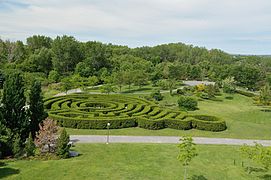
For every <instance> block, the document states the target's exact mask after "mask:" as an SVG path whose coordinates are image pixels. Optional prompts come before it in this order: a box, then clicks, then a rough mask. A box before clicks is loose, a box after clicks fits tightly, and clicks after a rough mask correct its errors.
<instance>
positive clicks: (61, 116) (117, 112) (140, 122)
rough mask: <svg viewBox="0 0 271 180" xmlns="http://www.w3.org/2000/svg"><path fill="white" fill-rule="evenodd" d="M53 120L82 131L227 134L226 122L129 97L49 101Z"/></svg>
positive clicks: (83, 96) (81, 96) (78, 96)
mask: <svg viewBox="0 0 271 180" xmlns="http://www.w3.org/2000/svg"><path fill="white" fill-rule="evenodd" d="M44 107H45V109H47V111H48V114H49V117H51V118H52V119H54V120H56V121H57V122H58V124H59V125H60V126H63V127H69V128H78V129H106V128H107V123H110V128H111V129H119V128H128V127H141V128H145V129H151V130H158V129H163V128H172V129H180V130H188V129H192V128H195V129H199V130H206V131H223V130H225V129H226V128H227V126H226V123H225V121H223V120H221V119H219V118H217V117H214V116H207V115H187V114H183V113H181V112H180V111H172V110H168V109H162V108H160V107H158V106H157V105H154V104H153V103H152V102H149V101H147V100H144V99H140V98H135V97H130V96H125V95H122V96H121V95H89V94H88V95H87V94H73V95H66V96H61V97H55V98H49V99H47V100H45V104H44Z"/></svg>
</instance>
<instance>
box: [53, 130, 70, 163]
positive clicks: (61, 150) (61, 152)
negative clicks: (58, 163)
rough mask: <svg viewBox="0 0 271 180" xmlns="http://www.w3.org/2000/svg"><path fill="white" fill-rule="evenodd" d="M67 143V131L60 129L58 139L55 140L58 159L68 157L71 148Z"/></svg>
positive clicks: (68, 140) (68, 137)
mask: <svg viewBox="0 0 271 180" xmlns="http://www.w3.org/2000/svg"><path fill="white" fill-rule="evenodd" d="M69 142H70V136H69V135H68V134H67V131H66V130H65V129H62V131H61V134H60V137H59V138H58V139H57V149H56V154H57V155H58V156H59V157H60V158H68V157H69V150H70V147H71V145H70V144H69Z"/></svg>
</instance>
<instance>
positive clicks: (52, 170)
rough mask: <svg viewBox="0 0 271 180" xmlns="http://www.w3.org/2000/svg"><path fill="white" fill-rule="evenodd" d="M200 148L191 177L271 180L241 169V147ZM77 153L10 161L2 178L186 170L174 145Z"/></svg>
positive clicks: (0, 171)
mask: <svg viewBox="0 0 271 180" xmlns="http://www.w3.org/2000/svg"><path fill="white" fill-rule="evenodd" d="M197 148H198V154H199V156H197V157H196V158H195V159H194V160H193V161H192V163H191V165H190V168H189V171H188V175H189V177H194V178H195V179H200V177H201V179H204V178H205V179H211V180H213V179H214V180H216V179H219V180H223V179H234V180H235V179H238V180H242V179H244V180H249V179H253V180H255V179H270V177H271V171H269V172H253V173H252V174H250V175H248V174H247V173H246V172H245V171H244V169H243V168H242V167H241V163H242V161H243V160H242V159H241V157H240V154H239V147H238V146H218V145H215V146H214V145H208V146H207V145H198V146H197ZM75 150H76V151H78V152H80V153H81V154H82V155H81V156H79V157H76V158H70V159H66V160H50V161H39V160H29V161H28V160H19V161H6V166H3V167H1V168H0V179H1V178H4V179H27V180H28V179H50V180H51V179H71V180H73V179H95V180H96V179H102V180H103V179H118V180H119V179H139V180H144V179H154V180H159V179H161V180H167V179H169V180H174V179H182V178H183V167H182V165H181V163H180V162H178V161H177V159H176V157H177V154H178V148H177V146H176V145H174V144H109V145H106V144H77V145H76V148H75ZM234 160H236V165H234ZM245 165H248V164H247V161H245ZM255 167H257V166H255ZM196 177H197V178H196Z"/></svg>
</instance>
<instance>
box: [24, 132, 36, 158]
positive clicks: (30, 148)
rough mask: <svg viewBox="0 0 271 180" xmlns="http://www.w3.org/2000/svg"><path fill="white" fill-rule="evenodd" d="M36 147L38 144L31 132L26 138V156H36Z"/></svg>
mask: <svg viewBox="0 0 271 180" xmlns="http://www.w3.org/2000/svg"><path fill="white" fill-rule="evenodd" d="M35 149H36V146H35V143H34V141H33V138H32V134H31V133H29V136H28V138H27V140H26V143H25V148H24V151H25V153H26V156H27V157H29V156H34V155H35Z"/></svg>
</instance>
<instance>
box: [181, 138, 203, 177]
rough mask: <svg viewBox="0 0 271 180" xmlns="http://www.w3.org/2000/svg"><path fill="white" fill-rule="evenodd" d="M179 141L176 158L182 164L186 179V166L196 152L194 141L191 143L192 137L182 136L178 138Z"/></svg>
mask: <svg viewBox="0 0 271 180" xmlns="http://www.w3.org/2000/svg"><path fill="white" fill-rule="evenodd" d="M180 141H181V143H180V144H179V145H178V148H179V155H178V157H177V159H178V160H179V161H180V162H181V163H182V164H183V166H184V180H186V179H187V168H188V166H189V165H190V162H191V161H192V159H193V158H194V157H196V156H197V155H198V154H197V152H196V147H195V143H193V139H192V137H183V138H181V139H180Z"/></svg>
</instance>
